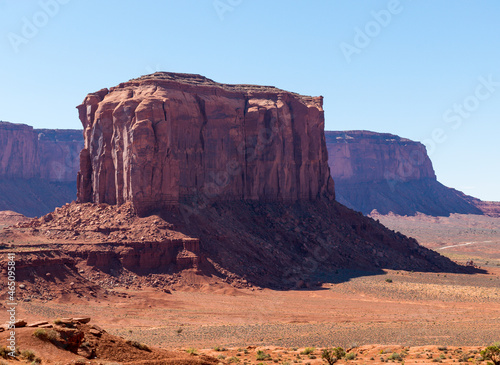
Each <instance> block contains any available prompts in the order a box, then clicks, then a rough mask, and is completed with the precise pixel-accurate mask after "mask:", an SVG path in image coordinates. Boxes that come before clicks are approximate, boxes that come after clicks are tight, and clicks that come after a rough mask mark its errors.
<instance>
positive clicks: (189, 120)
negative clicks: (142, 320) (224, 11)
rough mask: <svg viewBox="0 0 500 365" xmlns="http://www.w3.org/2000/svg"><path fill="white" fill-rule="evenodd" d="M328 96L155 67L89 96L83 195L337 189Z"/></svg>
mask: <svg viewBox="0 0 500 365" xmlns="http://www.w3.org/2000/svg"><path fill="white" fill-rule="evenodd" d="M322 101H323V98H322V97H309V96H302V95H298V94H295V93H291V92H288V91H284V90H280V89H277V88H274V87H270V86H255V85H228V84H220V83H217V82H214V81H212V80H210V79H208V78H205V77H203V76H200V75H192V74H177V73H166V72H157V73H154V74H151V75H147V76H142V77H140V78H137V79H133V80H130V81H128V82H125V83H121V84H119V85H118V86H116V87H113V88H111V89H109V90H108V89H102V90H100V91H98V92H95V93H91V94H89V95H87V97H86V98H85V100H84V101H83V103H82V104H81V105H79V106H78V110H79V116H80V120H81V122H82V124H83V127H84V139H85V148H84V149H83V150H82V152H81V155H80V172H79V173H78V201H79V202H94V203H108V204H123V203H124V202H129V201H130V202H132V203H133V205H134V207H135V209H136V210H137V213H138V214H140V215H146V214H148V213H150V212H153V211H155V210H161V209H165V208H167V209H168V208H171V207H172V206H177V205H178V204H179V203H180V202H182V201H185V200H187V201H193V200H197V201H200V200H201V201H207V200H218V201H234V200H255V201H267V202H272V201H278V202H295V201H302V200H307V201H312V200H316V199H319V198H321V197H325V196H326V197H327V198H329V199H333V198H334V186H333V180H332V178H331V177H330V170H329V167H328V152H327V149H326V144H325V136H324V113H323V108H322Z"/></svg>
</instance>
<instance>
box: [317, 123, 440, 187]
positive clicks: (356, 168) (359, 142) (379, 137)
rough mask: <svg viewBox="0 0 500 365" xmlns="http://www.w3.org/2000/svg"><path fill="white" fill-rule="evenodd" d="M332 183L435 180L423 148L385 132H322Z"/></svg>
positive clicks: (420, 145)
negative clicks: (324, 137) (333, 181)
mask: <svg viewBox="0 0 500 365" xmlns="http://www.w3.org/2000/svg"><path fill="white" fill-rule="evenodd" d="M325 135H326V141H327V147H328V162H329V164H330V170H331V173H332V177H333V178H334V180H335V181H337V180H339V181H340V180H342V181H346V182H348V181H349V182H353V183H360V182H380V181H387V180H396V181H411V180H423V179H436V175H435V173H434V169H433V168H432V163H431V160H430V159H429V157H428V156H427V152H426V150H425V146H424V145H423V144H421V143H420V142H414V141H411V140H409V139H406V138H401V137H399V136H395V135H392V134H388V133H375V132H369V131H341V132H330V131H327V132H325Z"/></svg>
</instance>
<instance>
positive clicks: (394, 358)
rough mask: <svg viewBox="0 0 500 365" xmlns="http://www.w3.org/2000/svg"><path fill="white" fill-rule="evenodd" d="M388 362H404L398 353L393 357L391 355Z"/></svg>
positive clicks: (393, 354)
mask: <svg viewBox="0 0 500 365" xmlns="http://www.w3.org/2000/svg"><path fill="white" fill-rule="evenodd" d="M387 359H388V360H394V361H403V356H401V354H399V353H397V352H393V353H392V355H390V356H389V357H388V358H387Z"/></svg>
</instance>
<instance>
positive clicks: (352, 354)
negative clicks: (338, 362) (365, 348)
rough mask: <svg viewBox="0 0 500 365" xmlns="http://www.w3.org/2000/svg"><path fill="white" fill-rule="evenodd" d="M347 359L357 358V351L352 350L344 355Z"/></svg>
mask: <svg viewBox="0 0 500 365" xmlns="http://www.w3.org/2000/svg"><path fill="white" fill-rule="evenodd" d="M344 358H345V359H346V360H354V359H355V358H356V353H355V352H350V353H348V354H346V355H345V356H344Z"/></svg>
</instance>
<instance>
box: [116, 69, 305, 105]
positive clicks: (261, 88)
mask: <svg viewBox="0 0 500 365" xmlns="http://www.w3.org/2000/svg"><path fill="white" fill-rule="evenodd" d="M155 81H159V82H172V83H180V84H186V85H191V86H202V87H203V86H205V87H216V88H221V89H223V90H226V91H229V92H243V93H248V92H256V93H275V94H279V93H288V94H292V95H295V96H298V97H302V98H306V99H311V98H313V97H311V96H307V95H300V94H297V93H294V92H290V91H286V90H282V89H278V88H277V87H274V86H265V85H247V84H235V85H233V84H222V83H218V82H215V81H213V80H211V79H209V78H207V77H205V76H202V75H197V74H186V73H175V72H155V73H153V74H150V75H144V76H141V77H138V78H135V79H131V80H130V81H129V82H128V83H137V82H139V83H141V82H155ZM125 84H127V83H125Z"/></svg>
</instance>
